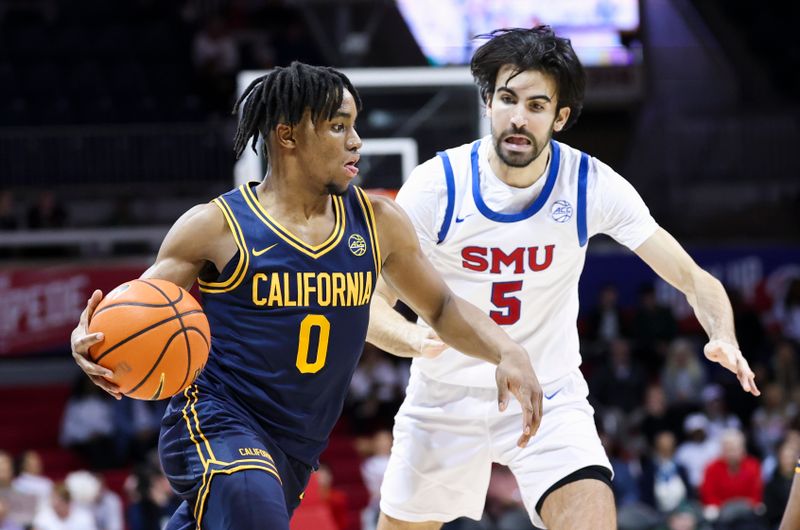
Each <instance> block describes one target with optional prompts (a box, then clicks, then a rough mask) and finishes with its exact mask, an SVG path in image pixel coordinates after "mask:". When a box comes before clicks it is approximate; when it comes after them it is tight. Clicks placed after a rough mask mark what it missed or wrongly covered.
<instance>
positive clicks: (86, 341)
mask: <svg viewBox="0 0 800 530" xmlns="http://www.w3.org/2000/svg"><path fill="white" fill-rule="evenodd" d="M102 299H103V292H102V291H100V289H96V290H95V291H94V292H93V293H92V296H90V297H89V300H87V301H86V309H84V310H83V313H81V319H80V321H79V322H78V325H77V326H76V327H75V329H73V330H72V336H71V338H70V344H71V345H72V358H73V359H75V362H76V363H78V366H80V367H81V370H83V371H84V372H86V375H88V376H89V379H91V380H92V382H93V383H94V384H96V385H97V386H99V387H100V388H102V389H103V390H105V391H106V392H108V393H109V394H111V395H112V396H114V397H115V398H116V399H122V393H121V392H120V391H119V387H118V386H117V385H116V384H114V383H113V382H111V381H109V378H111V377H113V376H114V372H112V371H111V370H109V369H108V368H106V367H104V366H100V365H99V364H95V363H93V362H92V361H90V360H89V347H90V346H92V345H94V344H97V343H98V342H102V341H103V334H102V333H89V321H90V320H91V319H92V315H93V314H94V310H95V309H97V306H98V305H99V304H100V301H101V300H102Z"/></svg>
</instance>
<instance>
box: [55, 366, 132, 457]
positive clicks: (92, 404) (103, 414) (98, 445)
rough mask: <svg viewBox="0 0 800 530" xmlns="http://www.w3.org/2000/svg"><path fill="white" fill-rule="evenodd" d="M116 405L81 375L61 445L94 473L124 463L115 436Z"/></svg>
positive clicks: (64, 422)
mask: <svg viewBox="0 0 800 530" xmlns="http://www.w3.org/2000/svg"><path fill="white" fill-rule="evenodd" d="M114 402H115V400H114V398H112V397H111V396H109V395H108V394H106V393H105V392H104V391H103V390H102V389H101V388H100V387H98V386H95V385H94V383H92V382H91V380H89V379H88V378H86V377H83V374H81V376H80V377H79V378H78V379H77V380H76V382H75V387H74V389H73V392H72V395H71V396H70V398H69V400H68V401H67V406H66V408H65V409H64V417H63V419H62V421H61V435H60V439H59V441H60V442H61V445H63V446H64V447H68V448H70V449H72V450H74V451H76V452H77V453H78V454H80V455H81V456H82V457H83V459H84V460H85V461H86V462H87V463H88V464H89V466H90V467H91V468H92V469H108V468H111V467H117V466H118V465H120V463H121V461H122V459H121V457H120V455H119V453H118V452H117V447H118V443H117V437H116V436H115V433H114V414H113V411H114Z"/></svg>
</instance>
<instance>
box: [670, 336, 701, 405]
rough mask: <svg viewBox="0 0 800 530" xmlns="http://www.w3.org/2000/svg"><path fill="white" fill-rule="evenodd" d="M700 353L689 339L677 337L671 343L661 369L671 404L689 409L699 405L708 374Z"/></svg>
mask: <svg viewBox="0 0 800 530" xmlns="http://www.w3.org/2000/svg"><path fill="white" fill-rule="evenodd" d="M698 353H699V352H698V351H697V348H695V345H694V344H693V343H692V342H691V341H690V340H688V339H685V338H677V339H675V340H673V341H672V343H670V345H669V350H668V352H667V359H666V363H665V365H664V369H663V370H662V371H661V384H662V385H663V386H664V393H665V394H666V397H667V403H669V405H670V406H673V407H679V408H682V409H687V408H692V407H694V406H696V405H699V399H698V398H699V397H700V392H701V391H702V390H703V385H704V384H705V380H706V375H705V372H704V371H703V367H702V365H701V364H700V360H699V355H698Z"/></svg>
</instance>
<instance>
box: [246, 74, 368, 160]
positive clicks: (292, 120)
mask: <svg viewBox="0 0 800 530" xmlns="http://www.w3.org/2000/svg"><path fill="white" fill-rule="evenodd" d="M345 90H347V91H348V92H350V94H352V95H353V99H355V103H356V108H357V109H359V110H360V109H361V98H360V97H359V95H358V92H356V89H355V88H353V85H352V83H350V80H349V79H348V78H347V76H345V75H344V74H343V73H341V72H339V71H337V70H334V69H333V68H330V67H327V66H311V65H308V64H304V63H301V62H298V61H294V62H292V64H290V65H289V66H287V67H278V68H275V69H274V70H272V71H271V72H270V73H268V74H267V75H264V76H261V77H259V78H257V79H256V80H254V81H253V82H252V83H250V86H248V87H247V88H246V89H245V91H244V93H243V94H242V95H241V97H240V98H239V100H238V101H237V102H236V104H235V105H234V106H233V114H238V113H239V109H240V108H242V115H241V117H240V118H239V126H238V128H237V130H236V136H235V137H234V139H233V151H234V153H235V154H236V158H239V157H240V156H241V155H242V152H243V151H244V149H245V147H247V143H248V142H249V141H250V140H251V139H252V148H253V151H256V144H257V143H258V135H259V134H261V137H262V138H263V139H264V140H265V141H266V139H267V137H268V135H269V133H270V132H271V131H272V130H274V129H275V127H276V126H277V125H278V124H279V123H285V124H287V125H296V124H297V123H299V122H300V120H301V119H302V118H303V115H304V114H305V112H306V110H308V111H309V112H310V114H311V122H312V123H317V121H318V120H320V119H325V120H330V119H332V118H333V115H334V114H335V113H336V111H337V110H338V109H339V107H340V106H341V105H342V98H343V97H344V91H345ZM264 152H265V156H266V150H265V151H264Z"/></svg>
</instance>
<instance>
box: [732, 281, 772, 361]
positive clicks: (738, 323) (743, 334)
mask: <svg viewBox="0 0 800 530" xmlns="http://www.w3.org/2000/svg"><path fill="white" fill-rule="evenodd" d="M726 290H727V292H728V298H730V300H731V307H732V308H733V321H734V325H735V327H736V338H737V339H738V340H739V348H740V349H741V350H742V351H743V352H748V353H749V354H750V355H753V356H754V360H755V361H756V362H760V361H763V359H764V354H765V351H764V344H765V338H766V331H765V330H764V324H763V322H762V321H761V320H762V317H761V315H760V314H759V312H758V311H757V310H756V308H755V307H754V306H753V304H752V303H748V302H747V301H746V300H745V299H744V297H743V296H742V293H741V292H740V291H739V290H738V289H733V288H731V287H729V286H728V287H726Z"/></svg>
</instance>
